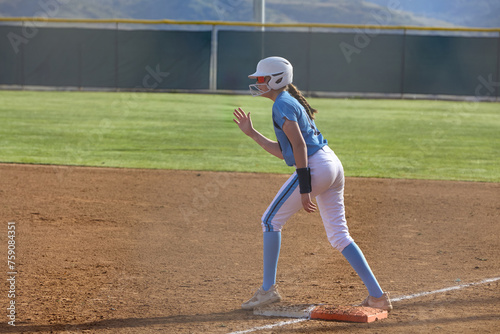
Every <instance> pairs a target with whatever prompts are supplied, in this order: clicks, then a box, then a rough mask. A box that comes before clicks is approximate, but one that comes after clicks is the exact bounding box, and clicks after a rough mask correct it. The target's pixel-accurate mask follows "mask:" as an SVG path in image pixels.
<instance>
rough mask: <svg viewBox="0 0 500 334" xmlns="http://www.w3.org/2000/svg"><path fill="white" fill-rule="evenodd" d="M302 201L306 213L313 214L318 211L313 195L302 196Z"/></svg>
mask: <svg viewBox="0 0 500 334" xmlns="http://www.w3.org/2000/svg"><path fill="white" fill-rule="evenodd" d="M300 197H301V200H302V207H303V208H304V210H306V212H308V213H313V212H314V211H316V209H317V207H316V204H314V202H313V201H312V200H311V194H310V193H309V194H301V195H300Z"/></svg>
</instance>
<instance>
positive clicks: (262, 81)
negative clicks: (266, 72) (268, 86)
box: [257, 77, 266, 83]
mask: <svg viewBox="0 0 500 334" xmlns="http://www.w3.org/2000/svg"><path fill="white" fill-rule="evenodd" d="M257 82H258V83H264V82H266V77H257Z"/></svg>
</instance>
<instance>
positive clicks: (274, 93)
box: [262, 87, 286, 102]
mask: <svg viewBox="0 0 500 334" xmlns="http://www.w3.org/2000/svg"><path fill="white" fill-rule="evenodd" d="M285 89H286V87H283V88H281V89H277V90H274V89H273V90H271V91H269V92H268V93H266V94H263V95H262V96H264V97H267V98H268V99H271V100H273V101H274V102H275V101H276V99H277V98H278V96H279V95H280V94H281V93H282V92H283V91H284V90H285Z"/></svg>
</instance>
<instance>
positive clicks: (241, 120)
mask: <svg viewBox="0 0 500 334" xmlns="http://www.w3.org/2000/svg"><path fill="white" fill-rule="evenodd" d="M233 115H234V117H236V119H234V118H233V121H234V122H235V123H236V124H238V126H239V128H240V130H241V131H243V133H244V134H246V135H247V136H250V135H251V134H252V131H253V130H254V129H253V125H252V119H251V118H250V112H249V113H248V114H245V112H244V111H243V109H241V108H238V109H234V112H233Z"/></svg>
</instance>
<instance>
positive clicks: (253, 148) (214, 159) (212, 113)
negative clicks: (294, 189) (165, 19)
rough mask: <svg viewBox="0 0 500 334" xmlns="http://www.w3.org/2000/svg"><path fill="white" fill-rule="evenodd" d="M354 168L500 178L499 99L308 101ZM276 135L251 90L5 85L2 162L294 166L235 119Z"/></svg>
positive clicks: (0, 101)
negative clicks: (248, 115) (246, 114)
mask: <svg viewBox="0 0 500 334" xmlns="http://www.w3.org/2000/svg"><path fill="white" fill-rule="evenodd" d="M310 102H311V104H312V105H313V106H314V107H315V108H317V109H318V110H319V111H320V113H319V114H318V115H317V125H318V127H319V129H320V130H321V131H322V133H323V135H324V136H325V137H326V138H327V139H328V140H329V142H330V146H331V147H332V149H333V150H334V151H335V152H336V153H337V155H338V156H339V157H340V159H341V160H342V162H343V164H344V168H345V171H346V175H347V176H362V177H389V178H418V179H445V180H476V181H493V182H499V181H500V131H499V130H500V105H499V104H498V103H467V102H444V101H400V100H396V101H389V100H342V99H310ZM235 107H243V108H244V109H245V110H246V111H251V112H252V117H253V120H254V126H255V127H256V128H257V129H258V130H259V131H260V132H262V133H263V134H265V135H266V136H268V137H270V138H274V133H273V128H272V121H271V114H270V110H271V107H272V101H270V100H268V99H264V98H252V97H250V96H229V95H187V94H158V93H156V94H155V93H93V92H19V91H0V161H2V162H17V163H43V164H62V165H85V166H113V167H133V168H161V169H190V170H218V171H244V172H271V173H290V172H292V171H293V170H292V169H291V168H290V167H287V166H286V165H285V163H284V162H283V161H281V160H279V159H276V158H274V157H272V156H271V155H269V154H267V153H266V152H264V151H263V150H262V149H261V148H260V147H259V146H258V145H257V144H255V143H254V142H253V141H252V140H251V139H249V138H248V137H246V136H245V135H243V134H242V133H241V132H240V131H239V129H238V127H237V126H236V124H234V123H233V121H232V118H233V116H232V110H233V109H234V108H235Z"/></svg>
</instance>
